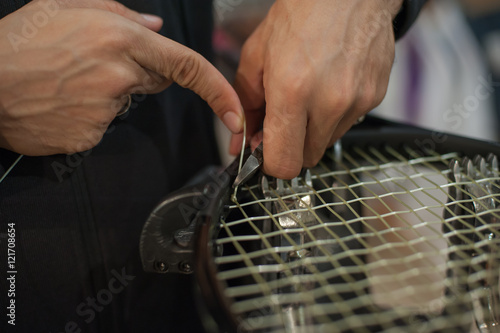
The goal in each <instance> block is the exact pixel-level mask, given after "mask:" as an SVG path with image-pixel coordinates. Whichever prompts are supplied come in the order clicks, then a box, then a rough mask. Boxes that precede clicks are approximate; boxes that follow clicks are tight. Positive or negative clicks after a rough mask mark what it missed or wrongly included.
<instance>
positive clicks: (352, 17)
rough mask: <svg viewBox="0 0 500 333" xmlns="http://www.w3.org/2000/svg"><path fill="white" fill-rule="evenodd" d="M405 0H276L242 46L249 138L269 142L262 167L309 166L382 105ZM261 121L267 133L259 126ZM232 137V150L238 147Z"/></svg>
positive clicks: (287, 171) (287, 172)
mask: <svg viewBox="0 0 500 333" xmlns="http://www.w3.org/2000/svg"><path fill="white" fill-rule="evenodd" d="M401 5H402V0H350V1H345V0H317V1H301V0H277V1H276V2H275V3H274V5H273V6H272V8H271V9H270V11H269V13H268V15H267V17H266V18H265V20H264V21H263V22H262V23H261V24H260V25H259V27H258V28H257V29H256V31H255V32H254V33H253V34H252V35H251V36H250V37H249V39H248V40H247V41H246V43H245V45H244V46H243V49H242V54H241V60H240V66H239V68H238V71H237V74H236V79H235V83H234V86H235V89H236V91H237V92H238V95H239V97H240V99H241V102H242V105H243V108H244V110H245V115H246V123H247V136H248V137H249V138H251V145H252V147H255V146H257V145H258V144H259V142H260V141H261V140H262V139H263V140H264V165H263V169H264V172H265V173H267V174H269V175H272V176H276V177H278V178H283V179H290V178H293V177H295V176H297V175H298V174H299V172H300V170H301V168H302V167H312V166H314V165H316V164H317V162H318V161H319V160H320V158H321V157H322V156H323V154H324V152H325V150H326V148H327V147H330V146H332V145H333V144H334V142H335V141H337V140H338V139H339V138H340V137H341V136H342V135H344V134H345V132H347V130H348V129H349V128H350V127H351V126H352V125H353V124H354V123H355V122H356V120H357V119H358V118H359V117H361V116H363V115H364V114H366V113H367V112H368V111H370V110H371V109H373V108H374V107H375V106H377V105H378V104H380V102H381V101H382V99H383V97H384V96H385V93H386V90H387V84H388V81H389V74H390V71H391V67H392V63H393V61H394V32H393V27H392V20H393V19H394V17H395V16H396V14H397V13H398V11H399V10H400V8H401ZM262 124H263V131H262V130H261V126H262ZM241 141H242V135H241V134H240V135H233V138H232V140H231V147H230V152H231V153H232V154H236V153H238V151H239V150H240V149H241Z"/></svg>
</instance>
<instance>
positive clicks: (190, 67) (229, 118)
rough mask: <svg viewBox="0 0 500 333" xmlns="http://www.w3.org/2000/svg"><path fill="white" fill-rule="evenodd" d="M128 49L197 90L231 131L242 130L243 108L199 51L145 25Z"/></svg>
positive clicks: (139, 60) (145, 64)
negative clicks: (148, 28) (146, 27)
mask: <svg viewBox="0 0 500 333" xmlns="http://www.w3.org/2000/svg"><path fill="white" fill-rule="evenodd" d="M141 28H142V27H141ZM129 52H130V55H131V56H132V57H133V59H134V60H135V61H136V62H137V63H138V64H139V65H141V66H142V67H145V68H147V69H150V70H152V71H154V72H156V73H158V74H161V75H163V76H164V77H165V78H167V79H169V80H172V81H174V82H176V83H177V84H179V85H180V86H182V87H184V88H188V89H190V90H192V91H194V92H195V93H196V94H198V95H199V96H200V97H201V98H203V99H204V100H205V101H206V102H207V103H208V104H209V105H210V107H211V108H212V110H213V111H214V112H215V114H216V115H217V116H218V117H219V118H220V119H221V120H222V122H223V123H224V124H225V125H226V126H227V127H228V129H229V130H230V131H231V132H233V133H240V132H242V131H243V109H242V107H241V104H240V100H239V98H238V95H237V94H236V92H235V91H234V89H233V87H232V86H231V85H230V84H229V82H227V80H226V79H225V78H224V76H223V75H222V74H221V73H220V72H219V71H218V70H217V69H216V68H215V67H214V66H213V65H212V64H210V62H208V61H207V60H206V59H205V58H204V57H202V56H201V55H200V54H199V53H197V52H195V51H193V50H191V49H189V48H187V47H185V46H183V45H181V44H179V43H177V42H175V41H173V40H170V39H168V38H165V37H163V36H161V35H158V34H156V33H154V32H152V31H150V30H146V29H144V28H142V29H141V30H140V36H138V37H137V38H135V39H134V43H131V45H130V50H129Z"/></svg>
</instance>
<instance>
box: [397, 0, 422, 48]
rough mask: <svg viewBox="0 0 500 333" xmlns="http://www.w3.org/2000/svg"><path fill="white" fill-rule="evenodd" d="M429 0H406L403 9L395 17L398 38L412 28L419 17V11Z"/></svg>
mask: <svg viewBox="0 0 500 333" xmlns="http://www.w3.org/2000/svg"><path fill="white" fill-rule="evenodd" d="M426 1H427V0H405V1H404V2H403V7H401V11H400V12H399V14H398V15H397V16H396V18H395V19H394V22H393V24H394V34H395V36H396V39H399V38H401V37H402V36H403V35H404V34H405V33H406V32H407V31H408V29H410V27H411V25H412V24H413V22H415V20H416V19H417V16H418V13H420V10H421V9H422V7H423V6H424V4H425V3H426Z"/></svg>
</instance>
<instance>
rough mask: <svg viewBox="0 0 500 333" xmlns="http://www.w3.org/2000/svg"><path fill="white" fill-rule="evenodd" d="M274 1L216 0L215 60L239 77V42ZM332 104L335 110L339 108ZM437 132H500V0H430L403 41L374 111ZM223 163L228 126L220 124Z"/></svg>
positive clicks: (485, 135)
mask: <svg viewBox="0 0 500 333" xmlns="http://www.w3.org/2000/svg"><path fill="white" fill-rule="evenodd" d="M273 2H274V1H272V0H215V1H214V18H215V22H216V28H215V31H214V36H213V41H214V47H215V51H216V66H217V67H218V68H219V70H220V71H221V72H222V73H223V74H224V75H225V76H226V78H227V79H228V80H229V82H232V81H233V79H234V73H235V71H236V68H237V66H238V61H239V54H240V49H241V46H242V45H243V43H244V42H245V40H246V38H247V37H248V36H249V35H250V34H251V33H252V31H253V30H254V29H255V28H256V27H257V25H258V24H259V23H260V22H261V21H262V19H263V18H264V17H265V15H266V13H267V11H268V9H269V8H270V7H271V6H272V4H273ZM332 111H333V110H332ZM371 114H373V115H377V116H380V117H383V118H386V119H391V120H396V121H399V122H403V123H408V124H413V125H417V126H421V127H424V128H428V129H430V130H433V131H439V132H448V133H455V134H458V135H462V136H468V137H472V138H478V139H484V140H489V141H498V140H499V139H500V131H499V128H500V0H429V1H428V3H427V5H426V6H425V8H424V9H423V11H422V13H421V15H420V17H419V18H418V20H417V22H416V23H415V25H414V26H413V27H412V29H411V30H410V31H409V32H408V33H407V34H406V35H405V36H404V37H403V38H402V39H401V40H399V41H398V42H397V44H396V60H395V63H394V66H393V70H392V73H391V80H390V83H389V88H388V92H387V95H386V98H385V100H384V101H383V102H382V104H381V105H380V106H379V107H378V108H377V109H375V110H373V111H372V112H371ZM216 128H217V133H218V140H219V144H220V147H221V153H222V155H223V162H224V163H228V162H229V161H231V160H232V157H230V156H229V155H227V147H228V145H229V133H228V131H227V130H226V129H225V128H224V126H223V125H221V123H220V122H217V123H216Z"/></svg>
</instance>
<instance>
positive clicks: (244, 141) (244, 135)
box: [231, 114, 247, 202]
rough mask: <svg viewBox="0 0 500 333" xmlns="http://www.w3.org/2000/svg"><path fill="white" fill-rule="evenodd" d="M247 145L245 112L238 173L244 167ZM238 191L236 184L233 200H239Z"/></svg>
mask: <svg viewBox="0 0 500 333" xmlns="http://www.w3.org/2000/svg"><path fill="white" fill-rule="evenodd" d="M246 145H247V120H246V117H245V114H243V141H242V143H241V152H240V164H239V165H238V174H239V173H240V172H241V168H242V167H243V157H244V156H245V146H246ZM237 191H238V186H235V187H234V192H233V195H232V196H231V200H232V201H233V202H237V199H236V194H237Z"/></svg>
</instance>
